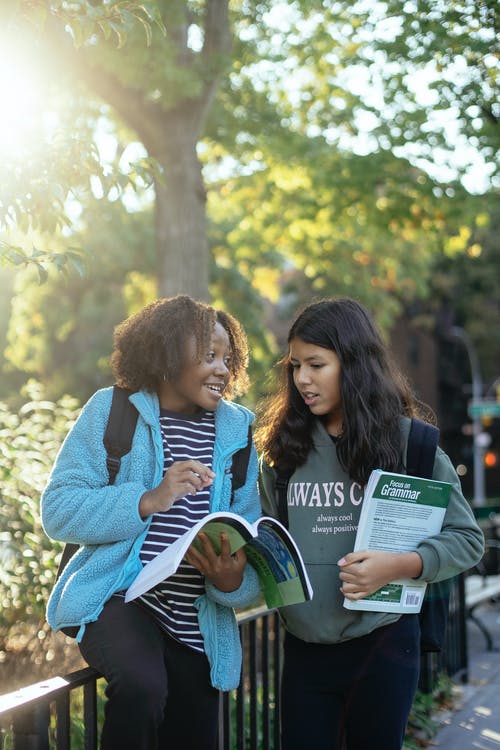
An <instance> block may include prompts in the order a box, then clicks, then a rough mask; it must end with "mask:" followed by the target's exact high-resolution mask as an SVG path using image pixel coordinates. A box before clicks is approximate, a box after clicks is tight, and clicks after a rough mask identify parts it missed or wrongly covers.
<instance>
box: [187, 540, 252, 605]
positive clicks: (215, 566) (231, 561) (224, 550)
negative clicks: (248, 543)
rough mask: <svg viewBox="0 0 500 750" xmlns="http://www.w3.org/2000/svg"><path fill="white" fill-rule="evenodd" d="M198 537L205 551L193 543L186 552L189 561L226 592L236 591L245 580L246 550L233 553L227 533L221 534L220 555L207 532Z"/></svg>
mask: <svg viewBox="0 0 500 750" xmlns="http://www.w3.org/2000/svg"><path fill="white" fill-rule="evenodd" d="M198 539H199V540H200V542H201V546H202V548H203V552H200V551H199V550H197V549H196V547H195V546H194V545H191V546H190V547H189V549H188V551H187V553H186V560H187V561H188V563H189V564H190V565H192V566H193V567H194V568H196V569H197V570H199V571H200V573H202V574H203V575H204V576H205V578H208V579H209V580H210V581H211V582H212V583H213V584H214V586H217V588H218V589H219V590H220V591H224V592H226V593H228V592H230V591H236V589H237V588H239V587H240V586H241V582H242V580H243V570H244V568H245V565H246V562H247V556H246V554H245V551H244V550H243V549H239V550H238V551H237V552H235V553H234V555H232V554H231V547H230V545H229V540H228V538H227V536H226V534H221V550H220V555H218V554H217V552H216V551H215V550H214V548H213V546H212V543H211V542H210V539H209V538H208V536H207V535H206V534H204V533H203V532H200V533H199V534H198Z"/></svg>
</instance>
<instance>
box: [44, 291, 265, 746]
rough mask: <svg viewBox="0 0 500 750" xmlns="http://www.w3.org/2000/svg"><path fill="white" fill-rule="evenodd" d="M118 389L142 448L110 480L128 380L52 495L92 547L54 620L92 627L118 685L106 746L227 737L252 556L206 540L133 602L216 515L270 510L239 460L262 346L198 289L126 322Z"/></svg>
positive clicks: (99, 406) (108, 709)
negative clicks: (157, 567)
mask: <svg viewBox="0 0 500 750" xmlns="http://www.w3.org/2000/svg"><path fill="white" fill-rule="evenodd" d="M111 363H112V368H113V372H114V375H115V378H116V383H117V385H119V386H122V387H124V388H128V389H130V390H131V392H132V393H131V395H130V396H129V400H130V401H131V402H132V403H133V405H134V406H135V408H136V409H137V412H138V420H137V426H136V429H135V433H134V438H133V442H132V447H131V451H130V453H129V454H127V455H126V456H124V457H123V459H122V462H121V466H120V470H119V472H118V475H117V477H116V481H115V483H114V484H111V485H110V484H108V483H107V469H106V451H105V448H104V444H103V435H104V431H105V428H106V423H107V419H108V415H109V411H110V406H111V398H112V393H113V389H112V388H105V389H103V390H100V391H97V393H95V394H94V395H93V396H92V398H91V399H90V400H89V401H88V403H87V404H86V405H85V406H84V407H83V409H82V411H81V413H80V416H79V418H78V419H77V421H76V423H75V425H74V426H73V428H72V429H71V431H70V432H69V434H68V436H67V437H66V440H65V441H64V443H63V446H62V447H61V450H60V452H59V454H58V457H57V459H56V462H55V465H54V468H53V470H52V473H51V476H50V478H49V482H48V485H47V487H46V488H45V490H44V493H43V496H42V520H43V524H44V527H45V530H46V532H47V534H48V535H49V536H51V537H52V538H54V539H59V540H61V541H65V542H68V541H69V542H73V543H76V544H78V545H80V548H79V550H78V552H77V553H76V554H75V555H74V557H73V558H71V560H70V562H69V563H68V564H67V566H66V567H65V568H64V570H63V572H62V574H61V576H60V578H59V579H58V581H57V582H56V585H55V587H54V590H53V592H52V594H51V597H50V599H49V603H48V607H47V619H48V622H49V623H50V625H51V626H52V627H53V628H54V629H55V630H59V629H62V628H67V627H68V626H72V627H75V628H76V629H77V630H78V634H77V642H78V643H79V647H80V651H81V653H82V655H83V657H84V659H85V660H86V661H87V662H88V664H90V665H91V666H92V667H94V668H95V669H96V670H97V671H98V672H99V673H100V674H102V675H103V676H104V677H105V678H106V680H107V687H106V695H107V698H108V700H107V703H106V706H105V719H104V726H103V731H102V738H101V747H102V748H104V749H105V750H127V748H129V749H130V750H141V749H144V750H154V749H155V748H167V747H169V748H170V747H187V748H195V747H196V748H207V750H208V749H209V748H210V749H211V750H212V749H213V748H215V746H216V736H217V725H218V709H219V690H231V689H233V688H235V687H236V686H237V684H238V682H239V677H240V668H241V645H240V641H239V636H238V629H237V624H236V620H235V616H234V612H233V607H243V606H246V605H248V604H250V603H251V602H252V601H253V600H254V599H255V598H256V597H257V596H258V594H259V583H258V578H257V574H256V573H255V571H254V570H253V568H252V567H251V566H250V565H247V564H246V556H245V553H244V551H243V550H240V551H239V552H238V553H236V554H234V555H231V553H230V549H229V542H228V540H227V539H226V538H225V537H224V535H222V536H221V550H220V554H217V553H216V551H215V550H214V548H213V547H212V545H211V544H210V542H209V540H208V538H207V537H206V536H205V535H203V534H200V540H201V543H202V549H203V552H200V551H197V550H196V549H195V548H194V547H191V548H190V549H189V551H188V553H187V555H186V558H185V559H184V560H183V561H182V563H181V565H180V567H179V569H178V570H177V572H176V573H175V574H174V575H173V576H171V577H170V578H168V579H167V580H165V581H163V582H162V583H161V584H159V585H158V586H156V587H154V588H153V589H152V590H150V591H148V592H147V593H146V594H144V595H143V596H142V597H140V598H138V599H137V600H134V601H132V602H129V603H125V601H124V591H125V590H126V589H127V588H128V586H129V585H130V584H131V583H132V581H133V580H134V578H135V577H136V575H137V573H138V572H139V571H140V570H141V568H142V566H143V565H144V564H145V563H147V562H148V561H149V560H151V559H153V558H154V557H155V556H156V555H157V554H158V553H159V552H161V550H162V549H164V548H165V547H166V546H168V545H169V544H171V543H172V542H173V541H175V540H176V539H177V538H178V537H179V536H181V535H182V534H183V533H185V531H186V530H187V529H189V528H191V527H192V526H193V525H194V524H195V523H196V522H197V521H198V520H200V519H201V518H203V517H204V516H205V515H207V514H208V513H209V512H213V511H224V510H228V509H229V507H230V508H231V511H232V512H234V513H238V514H240V515H242V516H244V517H245V518H247V519H248V520H249V521H250V522H253V521H255V520H256V519H257V518H258V516H259V515H260V503H259V496H258V490H257V473H258V463H257V455H256V452H255V448H254V447H253V445H251V449H250V458H249V463H248V469H247V476H246V480H245V483H244V484H243V486H242V487H240V488H238V489H235V490H234V492H233V488H232V483H231V463H232V457H233V455H234V454H235V453H236V452H237V451H238V450H240V449H241V448H243V447H244V446H245V445H247V443H248V440H249V439H250V440H251V438H249V435H250V425H251V423H252V421H253V415H252V414H251V412H249V411H248V410H247V409H246V408H245V407H243V406H240V405H238V404H235V403H233V402H231V401H229V400H227V399H229V398H231V396H232V395H233V394H234V393H237V392H241V391H242V390H243V389H244V388H245V386H246V385H247V376H246V367H247V363H248V348H247V342H246V337H245V334H244V332H243V330H242V328H241V326H240V325H239V323H238V322H237V321H236V320H235V319H234V318H233V317H231V316H230V315H229V314H228V313H226V312H222V311H220V310H215V309H214V308H213V307H211V306H210V305H207V304H204V303H202V302H197V301H195V300H193V299H191V298H190V297H188V296H185V295H179V296H177V297H172V298H168V299H160V300H158V301H156V302H154V303H152V304H150V305H148V306H147V307H145V308H144V309H143V310H141V311H140V312H138V313H137V314H135V315H132V316H131V317H130V318H128V319H127V320H125V321H124V322H123V323H122V324H121V325H119V326H117V328H116V330H115V337H114V350H113V354H112V358H111Z"/></svg>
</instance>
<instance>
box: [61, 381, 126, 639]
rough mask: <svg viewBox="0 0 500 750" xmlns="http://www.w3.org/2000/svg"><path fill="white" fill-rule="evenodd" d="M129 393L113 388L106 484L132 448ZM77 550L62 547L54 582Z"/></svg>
mask: <svg viewBox="0 0 500 750" xmlns="http://www.w3.org/2000/svg"><path fill="white" fill-rule="evenodd" d="M131 393H132V391H130V390H128V389H127V388H120V386H118V385H115V386H114V388H113V398H112V400H111V408H110V410H109V416H108V423H107V425H106V431H105V433H104V437H103V443H104V447H105V448H106V452H107V454H108V455H107V458H106V467H107V469H108V476H109V481H108V484H114V481H115V479H116V475H117V474H118V471H119V469H120V463H121V459H122V456H125V455H126V454H127V453H129V452H130V449H131V447H132V438H133V437H134V432H135V426H136V424H137V417H138V416H139V414H138V411H137V409H136V408H135V406H134V405H133V404H131V403H130V401H129V400H128V397H129V396H130V394H131ZM79 548H80V545H78V544H72V543H71V542H68V543H67V544H65V545H64V548H63V552H62V555H61V559H60V562H59V566H58V569H57V573H56V581H57V579H58V578H59V576H60V575H61V573H62V571H63V570H64V568H65V567H66V565H67V564H68V562H69V560H70V559H71V558H72V557H73V555H74V554H75V552H77V551H78V549H79ZM61 630H62V631H63V633H66V635H70V636H71V637H72V638H74V637H76V634H77V632H78V628H77V627H74V628H73V627H68V628H61Z"/></svg>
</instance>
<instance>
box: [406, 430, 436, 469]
mask: <svg viewBox="0 0 500 750" xmlns="http://www.w3.org/2000/svg"><path fill="white" fill-rule="evenodd" d="M438 440H439V430H438V428H437V427H435V426H434V425H432V424H429V423H428V422H423V421H422V420H421V419H416V418H415V417H413V419H412V420H411V427H410V434H409V436H408V448H407V451H406V473H407V474H410V476H415V477H429V478H430V477H432V469H433V467H434V458H435V456H436V449H437V445H438Z"/></svg>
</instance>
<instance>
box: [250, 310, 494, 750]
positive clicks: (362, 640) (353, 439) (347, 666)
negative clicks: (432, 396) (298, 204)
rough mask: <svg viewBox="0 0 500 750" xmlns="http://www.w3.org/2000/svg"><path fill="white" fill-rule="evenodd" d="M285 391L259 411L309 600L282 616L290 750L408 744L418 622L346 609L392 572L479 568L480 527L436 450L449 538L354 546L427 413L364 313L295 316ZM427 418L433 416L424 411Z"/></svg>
mask: <svg viewBox="0 0 500 750" xmlns="http://www.w3.org/2000/svg"><path fill="white" fill-rule="evenodd" d="M280 365H281V374H282V380H281V382H280V386H279V388H278V390H277V392H276V393H275V394H274V395H272V396H271V397H270V400H269V401H268V402H267V403H266V404H264V405H263V406H262V409H261V418H260V420H259V429H258V430H257V431H256V435H255V440H256V445H257V447H258V449H260V450H261V451H262V456H263V460H262V471H261V502H262V506H263V509H264V512H265V513H267V514H269V515H273V516H278V515H279V512H278V503H277V499H276V487H277V482H278V479H279V480H280V481H281V477H283V476H286V477H288V478H289V479H288V494H287V506H288V508H287V509H288V519H289V527H290V532H291V534H292V536H293V537H294V538H295V540H296V541H297V544H298V545H299V548H300V549H301V552H302V556H303V558H304V562H305V563H306V567H307V570H308V573H309V577H310V579H311V584H312V587H313V590H314V596H313V598H312V600H311V601H309V602H306V603H304V604H297V605H294V606H293V607H283V608H282V609H280V613H281V615H282V618H283V621H284V624H285V627H286V631H287V632H286V636H285V643H284V667H283V674H282V743H283V744H282V747H283V750H303V748H305V747H311V748H314V750H340V749H341V748H342V750H367V749H368V748H369V750H400V748H401V747H402V744H403V740H404V735H405V728H406V722H407V718H408V714H409V711H410V708H411V705H412V702H413V697H414V694H415V690H416V687H417V682H418V673H419V664H420V653H419V635H420V633H419V621H418V616H417V615H403V616H401V615H399V614H389V613H386V612H362V611H359V610H358V611H354V610H349V609H346V608H344V607H343V601H344V597H346V598H347V599H352V600H356V599H361V598H363V597H365V596H368V595H369V594H372V593H373V592H374V591H376V590H377V589H379V588H381V587H382V586H384V585H385V584H387V583H388V582H390V581H394V580H396V579H398V578H417V579H420V580H423V581H434V580H442V579H445V578H447V577H451V576H453V575H456V574H457V573H459V572H460V571H463V570H466V569H467V568H470V567H471V566H473V565H474V564H475V563H477V562H478V561H479V560H480V558H481V556H482V553H483V537H482V532H481V530H480V529H479V527H478V525H477V524H476V522H475V520H474V517H473V514H472V512H471V510H470V507H469V505H468V503H467V501H466V500H465V498H464V497H463V495H462V492H461V488H460V481H459V479H458V477H457V474H456V472H455V470H454V468H453V466H452V464H451V461H450V460H449V458H448V456H446V454H445V453H443V451H442V450H441V449H440V448H438V449H437V453H436V458H435V462H434V469H433V477H434V479H437V480H442V481H446V482H450V483H451V485H452V490H451V498H450V501H449V506H448V509H447V511H446V515H445V519H444V525H443V529H442V532H441V533H440V534H438V535H436V536H434V537H432V538H429V539H427V540H426V541H425V543H423V544H421V545H419V546H418V547H417V551H415V552H404V553H399V554H398V553H390V552H383V551H381V550H375V551H367V550H362V551H358V552H353V549H354V540H355V536H356V529H357V525H358V520H359V514H360V510H361V504H362V501H363V491H364V486H365V485H366V482H367V480H368V477H369V475H370V473H371V471H372V470H373V469H385V470H386V471H392V472H398V473H404V472H405V465H406V450H407V444H408V435H409V430H410V423H411V417H414V416H417V414H418V413H419V411H420V414H422V406H419V405H418V404H417V402H416V401H415V399H414V398H413V396H412V393H411V391H410V389H409V387H408V385H407V384H406V383H405V381H404V379H403V377H402V376H401V374H400V373H399V372H398V370H397V369H396V367H395V366H394V365H393V364H392V363H391V359H390V355H389V352H388V349H387V347H386V346H385V345H384V343H383V341H382V338H381V336H380V334H379V333H378V331H377V330H376V328H375V325H374V323H373V321H372V319H371V317H370V315H369V314H368V312H367V311H366V310H365V309H364V308H363V307H362V306H361V305H360V304H359V303H358V302H356V301H355V300H352V299H349V298H340V299H326V300H321V301H319V302H314V303H312V304H310V305H308V306H307V307H306V308H305V309H304V310H303V311H302V312H301V313H300V314H299V315H298V316H297V318H296V319H295V321H294V322H293V324H292V326H291V328H290V332H289V335H288V352H287V354H286V356H285V357H284V358H283V359H282V361H281V363H280ZM424 416H425V415H424Z"/></svg>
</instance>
